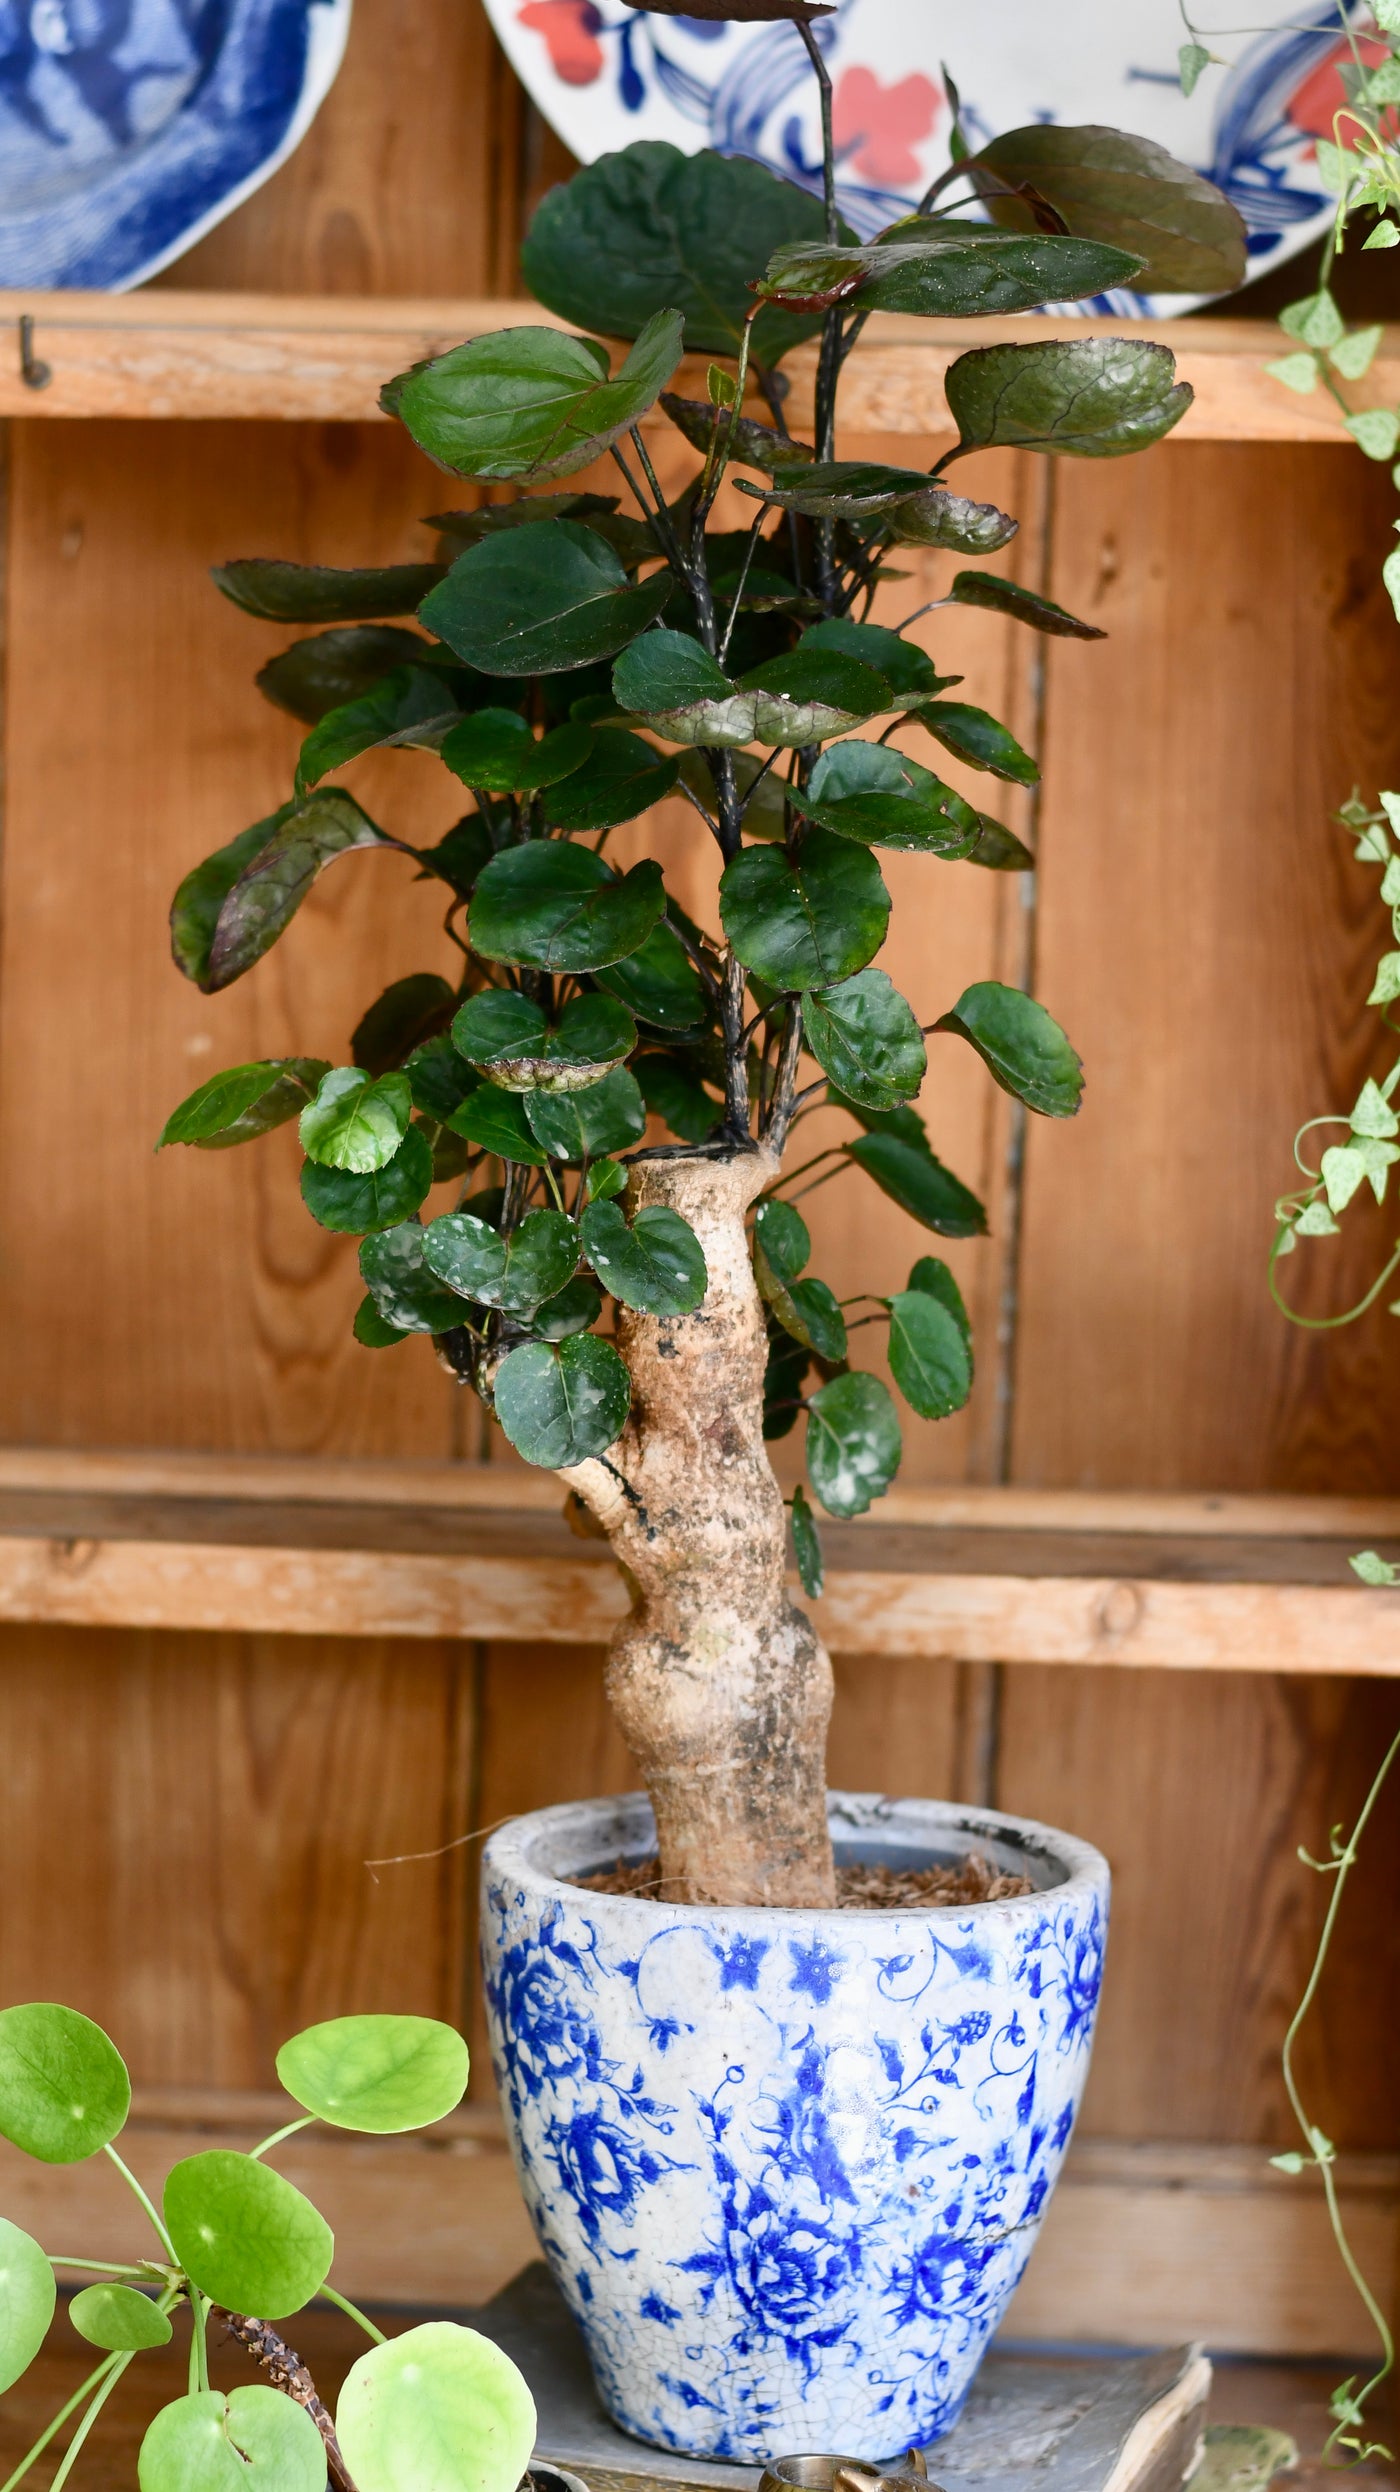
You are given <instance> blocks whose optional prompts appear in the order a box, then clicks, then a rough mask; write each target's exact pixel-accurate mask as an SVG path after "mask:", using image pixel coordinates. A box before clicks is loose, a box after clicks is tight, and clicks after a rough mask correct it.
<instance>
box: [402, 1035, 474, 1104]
mask: <svg viewBox="0 0 1400 2492" xmlns="http://www.w3.org/2000/svg"><path fill="white" fill-rule="evenodd" d="M403 1069H404V1071H405V1073H406V1074H407V1075H408V1086H409V1088H410V1090H411V1091H412V1093H413V1104H414V1106H415V1107H416V1108H418V1109H419V1110H420V1111H421V1112H422V1114H423V1115H424V1116H431V1117H433V1118H434V1119H435V1121H436V1122H437V1123H438V1124H440V1125H445V1124H446V1122H447V1119H448V1117H449V1116H451V1115H453V1114H454V1112H455V1111H456V1109H458V1108H459V1107H460V1106H461V1104H462V1101H463V1100H464V1099H467V1098H470V1096H471V1093H472V1092H473V1091H474V1090H475V1089H476V1088H477V1086H478V1084H479V1083H480V1080H481V1075H480V1074H479V1073H477V1072H474V1071H473V1069H472V1067H471V1066H470V1065H469V1064H467V1063H466V1062H465V1061H464V1059H463V1058H462V1057H461V1056H460V1055H459V1054H458V1051H457V1049H456V1048H455V1047H454V1046H453V1044H452V1040H451V1039H450V1037H449V1036H448V1034H447V1032H446V1031H445V1030H444V1031H443V1032H442V1034H441V1036H440V1037H438V1038H429V1039H425V1040H424V1042H423V1045H422V1046H421V1047H415V1049H414V1051H413V1053H412V1055H411V1056H410V1057H409V1059H408V1062H407V1063H406V1064H405V1066H404V1068H403Z"/></svg>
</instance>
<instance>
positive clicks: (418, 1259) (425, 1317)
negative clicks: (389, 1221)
mask: <svg viewBox="0 0 1400 2492" xmlns="http://www.w3.org/2000/svg"><path fill="white" fill-rule="evenodd" d="M425 1235H426V1231H425V1230H424V1229H422V1228H420V1227H419V1224H418V1222H417V1221H416V1220H401V1221H400V1222H399V1223H398V1225H397V1227H395V1228H392V1229H380V1230H379V1231H378V1232H377V1233H376V1234H375V1235H374V1236H373V1237H367V1238H366V1239H365V1242H364V1244H363V1246H362V1247H361V1248H360V1270H361V1272H362V1274H363V1275H364V1282H365V1287H366V1288H367V1289H368V1291H369V1294H370V1296H371V1297H372V1298H373V1300H374V1303H375V1305H376V1306H377V1307H378V1309H379V1312H380V1314H381V1315H382V1316H383V1318H384V1321H385V1323H386V1324H392V1325H393V1326H394V1328H395V1330H396V1331H398V1332H401V1333H447V1332H451V1331H452V1330H453V1328H454V1326H456V1325H458V1324H462V1323H465V1321H466V1319H467V1313H468V1309H467V1307H466V1304H465V1302H464V1300H463V1299H462V1298H461V1297H460V1296H459V1295H458V1293H457V1292H456V1291H455V1290H453V1289H452V1288H450V1287H448V1286H447V1285H446V1284H444V1282H443V1281H442V1280H441V1279H440V1278H439V1277H438V1275H437V1274H436V1273H435V1272H434V1270H433V1268H432V1266H431V1264H429V1263H428V1262H427V1261H426V1260H425V1259H424V1254H423V1240H424V1237H425Z"/></svg>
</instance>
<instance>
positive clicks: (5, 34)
mask: <svg viewBox="0 0 1400 2492" xmlns="http://www.w3.org/2000/svg"><path fill="white" fill-rule="evenodd" d="M350 8H351V0H0V286H25V287H28V286H92V287H98V288H103V289H108V290H120V289H121V288H123V287H126V286H134V285H139V284H140V282H141V280H142V278H143V277H150V276H153V275H154V273H155V271H156V270H157V269H158V268H163V267H164V266H165V265H166V263H167V261H169V260H172V259H174V258H176V257H177V255H178V254H179V253H180V252H181V251H186V250H188V249H189V246H190V244H191V243H193V242H197V241H198V239H199V237H200V235H201V234H204V233H207V232H208V230H209V228H210V226H211V225H216V224H217V223H218V222H219V219H220V218H221V217H224V216H227V215H228V213H229V211H230V209H232V208H235V207H237V205H238V203H239V201H240V200H242V199H246V198H247V196H248V194H249V192H250V191H253V190H256V189H257V187H258V185H259V183H260V182H265V181H266V180H267V178H268V175H269V174H270V173H275V171H276V170H277V167H278V165H279V164H281V163H283V162H284V161H285V159H286V158H287V157H288V156H289V155H290V154H291V152H292V150H293V148H294V147H295V146H296V145H297V144H298V142H299V140H300V139H301V138H302V136H303V135H304V133H305V131H306V130H307V128H308V126H309V124H310V122H311V119H312V116H313V114H314V113H315V111H316V108H317V106H318V105H319V104H320V102H321V100H322V98H323V97H324V95H325V94H326V92H327V89H328V88H329V86H330V84H331V81H332V79H333V78H334V76H335V73H336V71H337V69H338V68H339V66H340V61H341V55H342V54H343V52H344V49H345V39H346V35H347V33H348V31H349V26H350Z"/></svg>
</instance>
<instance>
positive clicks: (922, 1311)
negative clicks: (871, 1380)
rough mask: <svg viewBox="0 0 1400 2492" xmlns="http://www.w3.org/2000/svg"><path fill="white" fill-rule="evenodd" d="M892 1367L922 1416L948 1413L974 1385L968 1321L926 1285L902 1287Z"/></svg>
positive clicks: (895, 1305)
mask: <svg viewBox="0 0 1400 2492" xmlns="http://www.w3.org/2000/svg"><path fill="white" fill-rule="evenodd" d="M889 1305H890V1373H891V1375H892V1376H893V1377H894V1380H895V1383H896V1384H897V1385H898V1387H899V1389H900V1392H901V1393H902V1394H903V1395H904V1398H905V1400H906V1402H908V1404H909V1406H910V1408H911V1410H916V1411H917V1412H918V1414H919V1417H920V1418H921V1419H946V1418H948V1417H949V1415H950V1413H951V1412H953V1411H955V1410H961V1409H962V1407H963V1404H964V1403H965V1402H966V1400H967V1397H968V1395H969V1393H970V1392H971V1391H972V1361H971V1359H970V1357H969V1356H968V1349H967V1342H966V1339H965V1338H964V1335H963V1331H962V1327H961V1326H960V1325H959V1323H958V1321H957V1318H956V1316H954V1315H953V1314H952V1313H951V1312H950V1311H949V1309H948V1308H947V1307H945V1306H944V1305H942V1304H941V1303H940V1301H939V1300H938V1299H937V1298H935V1297H933V1296H932V1295H931V1294H930V1293H929V1292H928V1291H926V1290H922V1289H902V1290H899V1291H898V1292H897V1293H896V1295H895V1296H894V1297H893V1298H891V1300H890V1302H889Z"/></svg>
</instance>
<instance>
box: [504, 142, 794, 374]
mask: <svg viewBox="0 0 1400 2492" xmlns="http://www.w3.org/2000/svg"><path fill="white" fill-rule="evenodd" d="M824 230H825V219H824V215H823V210H822V203H821V201H820V199H817V198H814V197H813V195H812V194H811V192H810V191H805V190H798V189H797V188H796V187H795V185H794V184H792V183H790V182H782V181H778V180H776V179H775V177H774V176H773V175H772V174H771V173H769V172H767V171H765V169H764V168H763V166H762V165H758V164H754V163H753V162H751V161H749V160H746V159H745V158H744V157H742V156H721V155H718V154H716V153H715V152H714V151H713V150H712V149H710V148H706V149H703V150H702V151H701V152H700V153H699V154H698V155H694V156H686V155H682V153H681V151H680V149H679V148H678V147H671V146H668V145H667V144H666V143H665V142H664V141H663V140H659V139H639V140H638V141H637V142H636V143H635V145H633V146H631V147H624V148H623V149H622V150H621V151H620V152H619V153H618V154H617V155H608V156H603V157H601V158H600V159H599V161H598V162H597V163H596V164H591V165H588V166H587V167H585V169H584V171H583V172H582V173H576V174H575V175H574V177H573V179H572V181H570V182H565V183H563V184H562V185H561V186H560V187H559V189H557V190H552V191H550V192H549V193H548V195H547V197H546V198H545V199H544V201H543V202H542V204H541V205H540V206H539V207H538V208H537V209H536V211H535V215H534V220H533V222H532V224H531V226H530V230H529V233H528V234H527V235H526V238H525V246H524V249H523V250H522V252H521V255H520V262H521V270H522V273H523V275H524V279H525V283H526V285H527V286H528V287H529V289H530V292H531V293H532V294H533V295H534V296H535V297H536V298H537V300H538V301H539V302H541V303H544V304H545V305H547V307H548V309H549V310H550V311H552V312H557V313H558V314H559V317H560V318H561V319H562V320H576V321H577V322H578V324H579V326H580V328H584V329H597V330H599V331H601V333H602V334H603V335H604V336H606V337H636V335H637V334H638V331H639V330H640V329H641V328H642V326H643V324H644V322H645V321H646V320H648V319H649V318H650V317H651V316H652V315H653V314H654V313H655V312H657V311H659V310H660V309H661V308H662V307H663V305H665V306H669V305H671V304H675V305H676V307H677V308H678V309H679V310H680V311H681V312H682V313H683V314H684V317H685V345H686V351H687V353H688V354H692V355H733V354H736V353H737V352H738V348H739V340H740V336H741V334H742V331H743V326H744V321H745V318H746V316H747V314H748V313H749V312H751V311H752V309H753V295H752V294H751V292H750V291H749V280H750V279H751V278H753V277H758V276H760V275H761V274H762V271H763V268H764V265H765V263H766V261H767V259H768V256H769V254H770V252H771V251H773V250H774V249H775V248H776V246H777V245H778V244H779V243H780V242H794V241H798V240H802V239H810V240H812V241H815V240H816V239H817V237H818V236H819V235H820V234H821V233H822V232H823V231H824ZM816 327H817V323H816V322H815V321H813V320H803V319H797V318H793V317H792V316H791V315H790V314H787V313H773V312H763V313H761V314H760V316H759V318H758V320H757V321H756V322H755V323H754V333H753V354H754V359H755V361H756V362H758V363H760V364H775V363H778V362H780V361H781V359H782V357H783V356H784V355H785V354H787V353H788V352H789V350H790V349H791V348H792V347H794V346H796V345H797V344H798V343H799V341H800V340H801V339H802V338H804V337H810V336H811V335H813V333H814V331H815V329H816Z"/></svg>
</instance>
